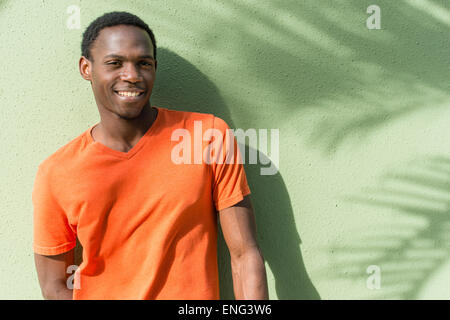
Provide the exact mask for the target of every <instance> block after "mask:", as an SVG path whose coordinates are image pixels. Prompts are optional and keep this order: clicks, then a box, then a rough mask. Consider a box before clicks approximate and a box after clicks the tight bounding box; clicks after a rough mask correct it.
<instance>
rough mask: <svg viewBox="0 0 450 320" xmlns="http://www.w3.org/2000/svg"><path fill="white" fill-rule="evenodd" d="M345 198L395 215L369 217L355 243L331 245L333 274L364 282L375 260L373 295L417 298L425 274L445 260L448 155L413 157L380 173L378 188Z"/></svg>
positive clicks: (449, 249)
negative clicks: (368, 224) (377, 278)
mask: <svg viewBox="0 0 450 320" xmlns="http://www.w3.org/2000/svg"><path fill="white" fill-rule="evenodd" d="M348 200H349V201H350V202H353V203H357V204H361V205H363V206H371V207H376V208H378V209H379V212H380V214H383V210H388V211H387V212H389V213H391V214H392V212H393V214H394V215H396V217H395V216H394V217H393V218H390V219H389V220H388V221H385V222H382V223H381V224H380V225H378V224H376V223H375V222H374V225H373V228H372V230H371V231H369V232H365V236H364V237H363V238H362V239H361V241H359V242H358V243H354V244H351V245H347V246H334V247H332V248H331V252H332V256H333V257H334V260H335V266H336V267H337V270H338V273H337V276H338V277H340V278H347V279H348V278H351V279H354V280H358V281H363V282H362V283H365V282H366V279H367V278H368V277H369V274H368V273H366V270H367V268H368V266H371V265H375V266H378V267H379V268H380V271H381V272H380V279H381V281H380V283H381V286H380V288H379V290H376V291H374V292H373V293H374V295H375V296H377V295H378V296H379V298H385V299H386V298H387V299H418V298H421V294H423V293H424V288H425V287H426V286H427V285H428V283H429V281H430V279H432V278H433V276H434V275H435V274H436V273H438V271H440V268H441V267H443V266H445V264H446V263H448V262H449V261H450V237H449V234H450V159H449V158H448V157H443V156H436V157H429V158H425V159H420V160H416V161H413V162H411V163H409V164H408V166H407V168H406V169H403V170H401V171H398V172H397V171H394V172H391V173H389V174H387V175H385V176H384V177H383V180H382V183H381V186H380V187H378V188H374V189H371V190H367V191H366V195H362V196H352V197H349V198H348ZM381 219H382V217H381ZM357 233H359V234H361V231H359V232H357ZM324 272H326V270H324ZM444 281H448V275H447V278H446V279H445V280H444ZM441 285H445V284H444V283H441ZM436 298H439V297H434V299H436Z"/></svg>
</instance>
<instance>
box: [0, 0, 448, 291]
mask: <svg viewBox="0 0 450 320" xmlns="http://www.w3.org/2000/svg"><path fill="white" fill-rule="evenodd" d="M372 4H376V5H378V6H379V7H380V8H381V29H380V30H369V29H368V28H367V27H366V20H367V19H368V18H369V16H370V14H368V13H367V12H366V10H367V8H368V6H369V5H372ZM71 5H76V6H78V7H79V8H80V10H81V11H80V19H81V28H80V29H69V28H68V27H67V20H68V19H69V18H70V16H71V14H70V13H68V12H67V8H68V7H69V6H71ZM114 10H126V11H129V12H131V13H135V14H137V15H139V16H140V17H141V18H142V19H144V20H145V21H146V22H147V23H148V24H149V25H150V27H151V28H153V30H154V32H155V34H156V38H157V42H158V46H159V48H160V50H159V51H158V55H159V59H158V60H159V61H158V73H157V77H158V78H157V81H158V82H157V85H156V88H155V91H154V95H153V97H152V104H156V105H160V106H165V107H169V108H173V109H180V110H191V111H201V112H209V113H214V114H216V115H218V116H220V117H222V118H223V119H225V120H226V121H227V122H228V123H229V124H230V126H232V127H234V128H243V129H248V128H262V129H279V132H280V140H279V142H280V156H279V157H280V161H279V172H278V173H277V174H276V175H272V176H261V175H260V174H259V167H260V165H251V164H248V165H246V169H247V174H248V178H249V182H250V187H251V189H252V191H253V203H254V206H255V213H256V218H257V226H258V237H259V242H260V245H261V248H262V251H263V254H264V256H265V259H266V267H267V271H268V281H269V291H270V298H271V299H317V298H319V297H320V298H321V299H393V298H399V299H428V298H447V299H449V298H450V291H449V290H448V289H447V288H448V286H447V285H446V284H448V283H449V282H450V255H449V253H450V155H449V151H450V143H449V141H450V130H449V129H448V128H449V125H448V123H449V120H450V108H449V106H450V85H449V78H450V61H449V56H450V54H449V53H450V38H449V31H450V2H448V1H447V0H397V1H391V0H369V1H367V0H346V1H331V0H319V1H318V0H305V1H301V0H297V1H287V0H278V1H275V0H273V1H269V0H264V1H250V0H239V1H238V0H227V1H212V0H205V1H179V0H178V1H175V0H171V1H167V0H164V1H162V0H155V1H81V0H58V1H56V0H42V1H23V0H9V1H6V0H3V1H0V30H1V32H0V40H1V41H0V43H1V45H0V58H1V64H0V71H1V76H0V96H1V108H0V112H1V118H0V125H1V131H0V135H1V140H0V141H1V147H2V148H1V151H2V153H1V156H0V162H1V163H2V166H1V170H0V174H1V179H0V183H1V187H0V200H1V201H0V219H1V224H0V243H1V244H2V246H0V257H1V259H0V270H1V273H0V299H40V298H41V295H40V290H39V286H38V282H37V276H36V272H35V268H34V261H33V253H32V249H31V242H32V203H31V191H32V187H33V181H34V177H35V173H36V169H37V166H38V164H39V163H40V162H41V161H42V160H43V159H44V158H46V157H47V156H48V155H50V154H51V153H53V152H54V151H55V150H56V149H58V148H59V147H60V146H62V145H63V144H65V143H67V142H68V141H69V140H71V139H72V138H74V137H76V136H77V135H79V134H80V133H81V132H82V131H84V130H86V129H87V128H89V127H90V126H92V125H93V124H95V123H96V122H97V121H98V120H99V116H98V113H97V108H96V105H95V102H94V99H93V96H92V92H91V89H90V86H89V83H88V82H86V81H84V80H83V79H82V78H81V77H80V75H79V72H78V59H79V55H80V41H81V34H82V32H83V30H84V29H85V28H86V27H87V25H88V24H89V23H90V22H91V21H92V20H93V19H95V18H96V17H97V16H99V15H101V14H103V13H105V12H108V11H114ZM252 147H255V148H257V147H258V146H252ZM219 248H220V250H221V253H220V256H219V260H220V280H221V286H222V288H221V293H222V297H223V298H233V294H232V285H231V274H230V270H229V256H228V253H227V251H226V246H225V244H224V241H223V238H221V237H220V238H219ZM370 266H375V267H370ZM368 268H369V271H370V270H371V269H370V268H378V269H377V270H379V271H380V273H379V275H380V277H379V278H377V279H379V280H380V282H379V287H377V286H375V287H374V286H373V284H374V283H375V284H376V283H377V282H376V281H375V282H374V279H375V278H373V277H374V276H376V274H375V275H374V274H369V273H368V272H367V270H368Z"/></svg>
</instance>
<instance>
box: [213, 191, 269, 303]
mask: <svg viewBox="0 0 450 320" xmlns="http://www.w3.org/2000/svg"><path fill="white" fill-rule="evenodd" d="M219 217H220V225H221V227H222V232H223V236H224V239H225V242H226V243H227V246H228V249H229V250H230V256H231V269H232V275H233V287H234V295H235V298H236V299H237V300H265V299H269V293H268V289H267V277H266V269H265V266H264V258H263V256H262V254H261V250H260V249H259V246H258V243H257V240H256V223H255V217H254V214H253V208H252V205H251V201H250V197H249V196H246V197H245V198H244V200H242V201H241V202H239V203H238V204H236V205H234V206H232V207H229V208H226V209H223V210H220V212H219Z"/></svg>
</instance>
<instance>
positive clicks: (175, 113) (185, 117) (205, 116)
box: [164, 108, 228, 129]
mask: <svg viewBox="0 0 450 320" xmlns="http://www.w3.org/2000/svg"><path fill="white" fill-rule="evenodd" d="M164 110H165V112H166V114H167V118H168V119H170V120H169V121H170V123H171V126H173V127H184V126H189V127H190V126H192V125H194V124H195V123H196V122H197V123H198V121H199V122H200V123H201V124H202V129H208V128H217V129H222V128H224V127H226V128H227V127H228V125H227V123H226V122H225V121H224V120H223V119H222V118H220V117H218V116H216V115H215V114H213V113H203V112H195V111H181V110H173V109H165V108H164Z"/></svg>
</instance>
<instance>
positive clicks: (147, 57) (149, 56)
mask: <svg viewBox="0 0 450 320" xmlns="http://www.w3.org/2000/svg"><path fill="white" fill-rule="evenodd" d="M108 58H115V59H122V60H125V59H126V58H125V57H124V56H121V55H120V54H114V53H113V54H108V55H106V56H105V57H104V59H108ZM138 59H152V60H155V58H154V57H153V56H151V55H149V54H146V55H143V56H139V57H138Z"/></svg>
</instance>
